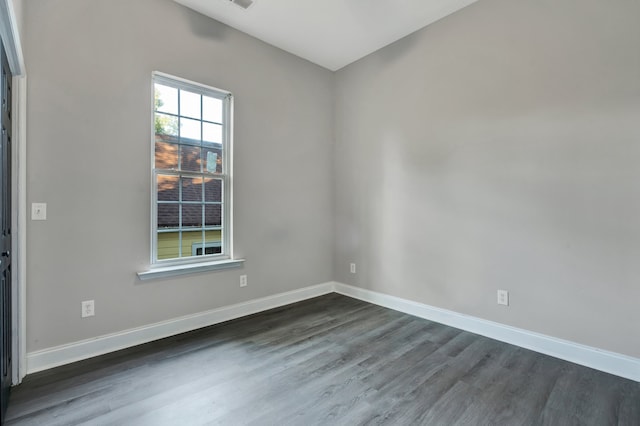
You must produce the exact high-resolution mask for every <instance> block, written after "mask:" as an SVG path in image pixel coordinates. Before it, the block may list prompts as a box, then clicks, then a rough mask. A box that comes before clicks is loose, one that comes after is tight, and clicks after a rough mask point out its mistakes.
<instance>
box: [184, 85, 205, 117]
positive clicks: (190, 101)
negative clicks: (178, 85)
mask: <svg viewBox="0 0 640 426" xmlns="http://www.w3.org/2000/svg"><path fill="white" fill-rule="evenodd" d="M200 98H201V96H200V95H198V94H197V93H192V92H187V91H186V90H181V91H180V115H181V116H184V117H191V118H197V119H198V120H199V119H200Z"/></svg>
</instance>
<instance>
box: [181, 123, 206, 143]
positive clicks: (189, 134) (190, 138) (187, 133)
mask: <svg viewBox="0 0 640 426" xmlns="http://www.w3.org/2000/svg"><path fill="white" fill-rule="evenodd" d="M200 123H202V122H201V121H198V120H191V119H189V118H182V117H180V139H182V141H181V142H182V143H192V144H198V145H200V139H201V137H200ZM185 139H187V140H185Z"/></svg>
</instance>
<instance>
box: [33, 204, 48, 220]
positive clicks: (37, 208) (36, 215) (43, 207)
mask: <svg viewBox="0 0 640 426" xmlns="http://www.w3.org/2000/svg"><path fill="white" fill-rule="evenodd" d="M31 220H47V203H32V204H31Z"/></svg>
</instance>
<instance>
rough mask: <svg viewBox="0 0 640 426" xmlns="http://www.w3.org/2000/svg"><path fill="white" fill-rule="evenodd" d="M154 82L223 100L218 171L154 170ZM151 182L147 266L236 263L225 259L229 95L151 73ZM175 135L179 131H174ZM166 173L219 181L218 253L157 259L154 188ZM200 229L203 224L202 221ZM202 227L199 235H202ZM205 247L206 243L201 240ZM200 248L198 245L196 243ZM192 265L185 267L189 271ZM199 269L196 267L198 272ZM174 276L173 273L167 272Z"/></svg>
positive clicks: (229, 246)
mask: <svg viewBox="0 0 640 426" xmlns="http://www.w3.org/2000/svg"><path fill="white" fill-rule="evenodd" d="M155 83H159V84H163V85H166V86H170V87H175V88H177V89H183V90H188V91H190V92H195V93H199V94H201V95H205V96H210V97H213V98H217V99H221V100H222V101H223V112H222V114H223V116H222V122H223V123H222V124H223V131H222V173H215V174H214V173H208V172H206V171H205V170H202V171H201V172H192V171H184V172H183V171H180V170H165V169H156V167H155V155H156V152H155V150H156V148H155V144H156V137H155V98H154V94H155ZM151 93H152V96H151V105H152V107H151V184H152V201H151V203H152V206H151V240H152V241H151V266H152V268H154V267H155V268H162V269H164V270H167V267H169V268H170V267H172V266H181V265H187V266H194V264H195V266H197V264H204V263H206V264H207V265H210V266H212V267H211V268H209V269H217V268H216V267H215V266H216V263H219V264H220V265H221V267H230V266H237V265H235V264H234V263H231V262H229V260H230V259H232V258H233V256H232V253H233V240H232V235H233V233H232V229H233V228H232V225H233V223H232V218H233V216H232V185H231V176H232V164H233V157H232V138H233V96H232V94H231V93H230V92H228V91H226V90H221V89H217V88H215V87H211V86H207V85H204V84H200V83H196V82H193V81H189V80H186V79H183V78H180V77H175V76H172V75H169V74H165V73H161V72H158V71H155V72H153V75H152V79H151ZM178 135H179V134H178ZM159 173H161V174H168V175H175V176H203V177H214V178H216V179H221V180H222V220H221V224H222V232H221V237H222V244H221V247H222V252H221V253H220V254H212V255H200V256H185V257H179V258H172V259H158V187H157V175H158V174H159ZM203 228H204V223H203ZM204 233H205V231H204V229H203V237H204ZM181 244H182V243H180V245H181ZM204 245H205V247H206V245H207V243H206V242H205V243H204ZM200 247H202V245H200ZM193 269H194V268H189V270H193ZM199 270H200V269H198V271H199ZM146 274H149V273H139V274H138V275H139V276H140V278H141V279H145V276H146ZM168 275H174V274H168Z"/></svg>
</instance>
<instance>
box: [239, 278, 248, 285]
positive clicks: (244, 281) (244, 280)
mask: <svg viewBox="0 0 640 426" xmlns="http://www.w3.org/2000/svg"><path fill="white" fill-rule="evenodd" d="M246 286H247V276H246V275H240V287H246Z"/></svg>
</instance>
